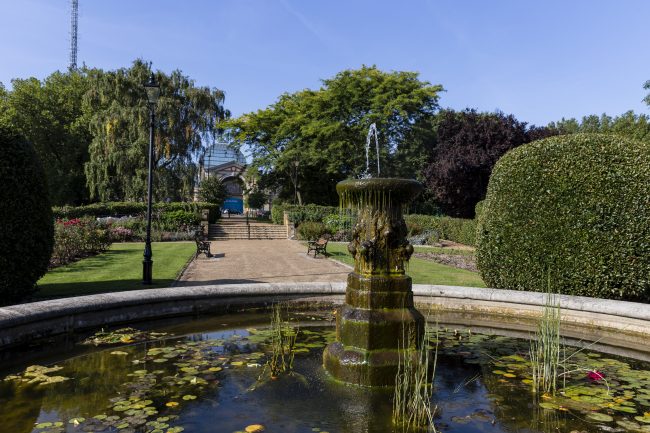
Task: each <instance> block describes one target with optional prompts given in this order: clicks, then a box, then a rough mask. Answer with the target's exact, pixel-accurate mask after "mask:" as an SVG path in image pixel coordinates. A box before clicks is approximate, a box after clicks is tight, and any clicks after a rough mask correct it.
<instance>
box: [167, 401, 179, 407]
mask: <svg viewBox="0 0 650 433" xmlns="http://www.w3.org/2000/svg"><path fill="white" fill-rule="evenodd" d="M165 406H167V407H176V406H178V402H177V401H169V402H167V403H165Z"/></svg>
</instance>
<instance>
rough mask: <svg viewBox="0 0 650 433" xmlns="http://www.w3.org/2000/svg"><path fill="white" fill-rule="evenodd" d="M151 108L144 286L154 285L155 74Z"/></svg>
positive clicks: (150, 83) (148, 87)
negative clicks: (152, 243)
mask: <svg viewBox="0 0 650 433" xmlns="http://www.w3.org/2000/svg"><path fill="white" fill-rule="evenodd" d="M144 89H145V91H146V93H147V103H148V106H149V170H148V177H147V237H146V239H145V244H144V254H143V256H144V259H143V260H142V284H151V283H152V271H153V260H152V259H151V258H152V256H153V255H152V252H151V204H152V175H153V132H154V131H153V128H154V121H155V108H156V103H157V102H158V97H159V96H160V85H159V84H158V83H157V82H156V78H155V77H154V74H153V72H152V73H151V77H150V78H149V81H148V82H147V83H145V84H144Z"/></svg>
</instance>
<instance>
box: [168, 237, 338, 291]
mask: <svg viewBox="0 0 650 433" xmlns="http://www.w3.org/2000/svg"><path fill="white" fill-rule="evenodd" d="M210 250H211V251H212V254H214V257H212V258H210V259H208V258H206V257H205V256H204V255H203V254H202V255H201V256H200V257H199V258H197V259H194V260H193V261H192V262H191V263H190V265H189V266H188V267H187V269H186V270H185V272H184V273H183V275H182V276H181V278H180V279H179V280H178V281H177V282H176V284H175V285H176V286H195V285H205V284H239V283H272V282H302V281H318V282H322V281H347V275H348V273H349V272H350V269H349V268H347V267H346V266H344V265H342V264H339V263H336V262H334V261H332V260H328V259H327V258H325V257H323V256H318V258H316V259H315V258H313V257H312V256H311V255H310V256H307V254H306V251H307V247H306V246H304V245H303V244H301V243H299V242H297V241H292V240H285V239H280V240H227V241H212V243H211V248H210Z"/></svg>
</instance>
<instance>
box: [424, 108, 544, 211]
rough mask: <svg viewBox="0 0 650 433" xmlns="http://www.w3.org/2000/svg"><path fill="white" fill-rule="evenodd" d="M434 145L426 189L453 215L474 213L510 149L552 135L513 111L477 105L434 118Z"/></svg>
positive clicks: (443, 112)
mask: <svg viewBox="0 0 650 433" xmlns="http://www.w3.org/2000/svg"><path fill="white" fill-rule="evenodd" d="M434 130H435V140H436V145H435V149H434V151H433V158H432V160H431V162H430V164H429V165H428V166H427V167H426V169H425V171H424V175H425V177H426V183H427V188H428V189H429V190H430V193H431V194H432V195H433V197H434V199H435V201H436V203H437V204H438V206H440V208H441V209H442V211H443V212H444V213H445V214H447V215H450V216H455V217H461V218H472V217H474V207H475V206H476V203H478V202H479V201H480V200H482V199H483V198H484V197H485V193H486V191H487V186H488V181H489V179H490V174H491V173H492V167H494V164H495V163H496V162H497V160H498V159H499V158H501V156H503V155H504V154H505V153H506V152H507V151H508V150H510V149H513V148H515V147H517V146H520V145H522V144H524V143H528V142H530V141H533V140H536V139H539V138H543V137H545V136H550V135H554V134H555V132H554V131H553V130H551V129H548V128H537V127H534V126H533V127H528V126H527V124H526V122H520V121H518V120H517V119H516V118H515V117H514V116H513V115H506V114H504V113H500V112H496V113H479V112H477V111H476V110H469V109H468V110H465V111H453V110H443V111H441V112H440V113H438V115H437V116H436V119H435V121H434Z"/></svg>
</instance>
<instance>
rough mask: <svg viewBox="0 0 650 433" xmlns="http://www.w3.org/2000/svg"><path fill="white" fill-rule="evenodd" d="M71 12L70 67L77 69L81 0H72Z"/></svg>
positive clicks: (72, 69)
mask: <svg viewBox="0 0 650 433" xmlns="http://www.w3.org/2000/svg"><path fill="white" fill-rule="evenodd" d="M71 6H72V10H71V14H70V66H69V69H70V70H71V71H74V70H76V69H77V30H78V25H79V0H71Z"/></svg>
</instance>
